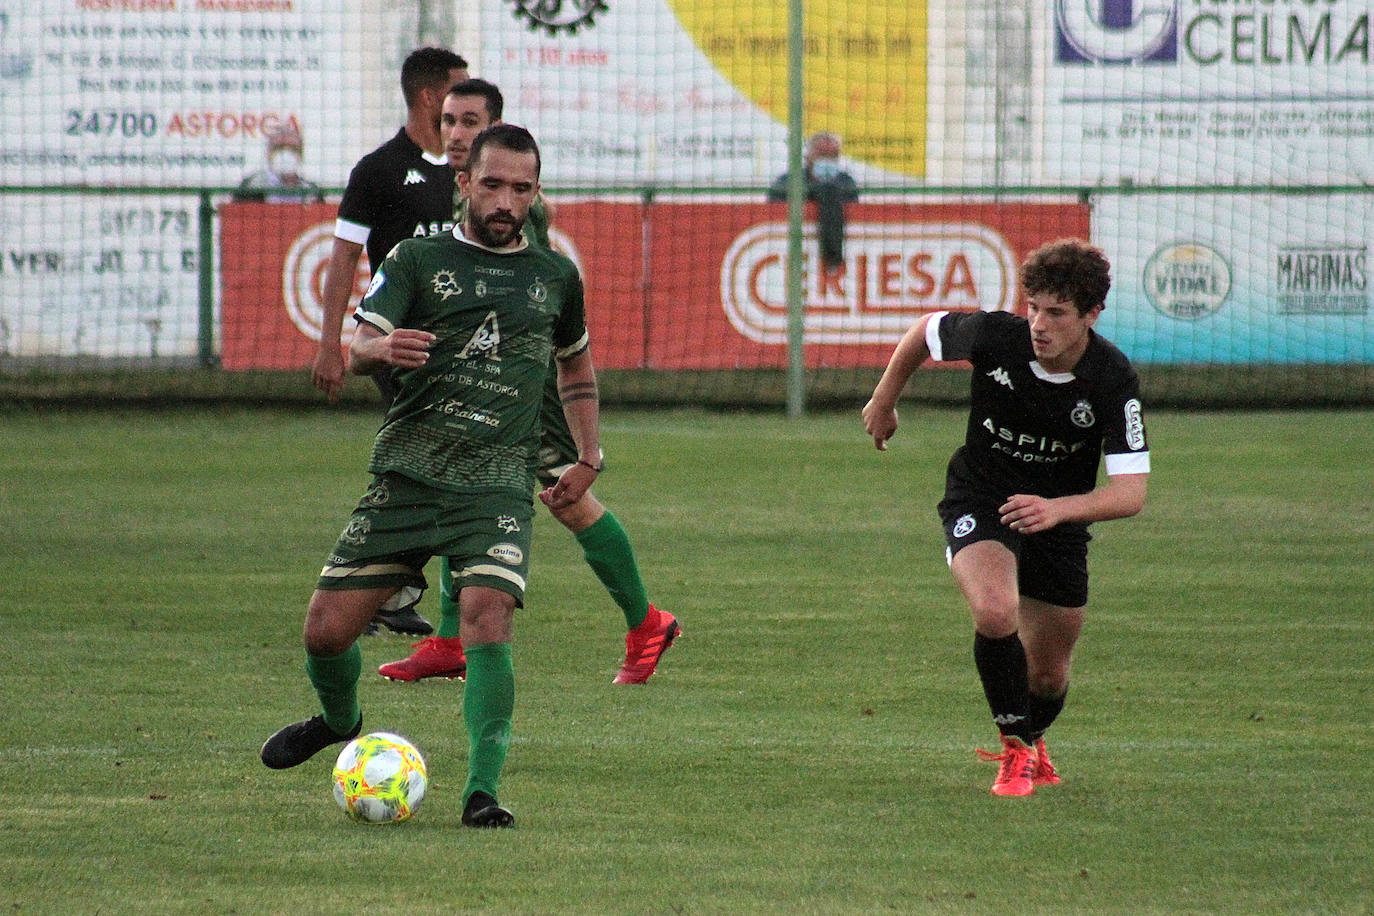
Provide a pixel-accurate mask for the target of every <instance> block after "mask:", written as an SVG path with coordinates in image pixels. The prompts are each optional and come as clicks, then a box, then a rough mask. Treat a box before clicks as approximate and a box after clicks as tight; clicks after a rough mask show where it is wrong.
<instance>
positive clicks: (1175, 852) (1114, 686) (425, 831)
mask: <svg viewBox="0 0 1374 916" xmlns="http://www.w3.org/2000/svg"><path fill="white" fill-rule="evenodd" d="M902 419H903V423H904V425H903V427H902V429H901V430H900V431H899V432H898V435H897V438H896V439H894V440H893V443H892V448H891V451H889V452H887V453H879V452H877V451H875V450H874V449H873V447H872V443H871V441H870V440H868V439H867V438H866V437H865V436H864V435H863V430H862V426H861V424H860V422H859V419H858V416H857V413H855V414H845V415H824V416H817V417H811V418H806V419H802V420H797V421H788V420H785V419H783V418H780V417H776V416H764V415H734V414H730V415H726V414H700V413H693V412H673V413H647V412H646V413H633V412H628V413H619V412H617V413H611V414H609V415H608V416H607V417H606V419H605V421H604V427H605V429H604V434H603V439H604V442H605V446H606V453H607V455H608V457H609V467H608V471H607V473H606V474H605V475H604V478H603V479H602V480H601V482H600V483H599V484H598V486H597V492H598V494H599V495H600V496H601V497H602V498H603V499H604V500H605V501H606V502H607V503H608V504H609V505H610V506H611V507H612V508H613V509H614V511H615V512H616V514H617V515H618V516H619V517H620V519H621V520H622V521H623V522H624V524H625V526H626V528H627V529H628V530H629V532H630V534H631V537H632V538H633V539H634V541H635V545H636V548H637V550H638V553H639V557H640V562H641V566H642V568H643V570H644V574H645V578H646V579H647V581H648V584H649V589H650V593H651V596H652V598H653V600H654V601H655V602H656V603H658V604H660V605H661V606H663V607H665V608H667V609H670V610H672V611H673V612H674V613H676V614H677V615H678V616H679V617H680V619H681V620H682V623H683V626H684V631H685V635H684V637H683V638H682V639H681V640H680V641H679V642H678V644H677V645H675V646H674V648H673V649H672V650H671V651H670V652H669V653H668V654H667V656H666V657H665V660H664V662H663V664H662V665H661V667H660V670H659V673H658V674H657V675H656V676H655V677H654V679H653V680H652V681H651V682H650V684H649V685H648V686H647V687H645V688H613V687H612V686H611V685H610V680H611V677H612V675H613V674H614V672H615V669H616V667H617V665H618V662H619V659H620V652H621V648H622V638H623V620H622V619H621V617H620V615H619V612H618V611H617V610H616V609H615V607H614V606H613V605H612V603H611V602H610V600H609V598H608V597H607V596H606V595H605V593H604V592H603V591H602V589H601V587H600V586H599V585H598V584H597V583H596V581H595V579H594V578H593V576H592V574H591V572H590V571H589V570H588V569H587V568H586V566H585V565H584V564H583V563H582V560H581V557H580V553H579V551H578V550H577V547H576V544H575V542H574V541H573V540H572V538H571V537H569V536H568V535H567V533H566V532H564V531H563V530H562V529H561V528H559V527H558V526H557V525H556V524H555V523H554V522H552V520H551V519H549V517H548V515H547V513H545V512H543V510H540V513H539V516H538V518H539V521H538V527H537V529H536V535H535V546H534V561H533V562H534V565H533V578H532V584H531V587H530V591H529V595H528V606H527V607H526V609H524V610H523V611H520V612H519V613H518V614H517V621H516V642H515V653H516V654H515V659H516V673H517V707H516V718H515V732H514V741H513V744H512V747H511V752H510V758H509V763H508V766H507V770H506V774H505V778H504V781H503V785H502V800H503V801H504V802H505V803H506V804H508V805H509V807H510V808H512V810H514V812H515V814H516V817H517V822H518V825H519V826H518V827H517V829H515V830H513V831H471V830H465V829H463V828H461V827H459V826H458V819H459V815H460V799H459V794H460V792H461V790H462V786H463V781H464V775H465V755H466V736H465V733H464V730H463V725H462V720H461V695H462V690H463V687H462V685H461V684H457V683H450V682H448V681H441V682H422V683H419V684H413V685H406V684H396V683H391V682H387V681H383V680H382V679H380V678H378V677H377V676H376V674H375V670H376V666H377V665H378V664H380V663H381V662H384V661H389V660H392V659H395V658H399V657H401V656H403V655H405V654H406V653H407V651H408V647H409V643H408V641H407V640H404V639H402V638H399V637H395V636H378V637H371V638H367V639H366V640H365V642H364V645H363V651H364V674H363V679H362V682H361V687H360V690H361V696H362V702H363V707H364V726H365V728H366V730H368V731H376V730H395V731H399V732H401V733H402V734H405V735H407V736H409V737H410V738H412V739H413V740H414V741H415V742H416V743H417V744H418V745H419V746H420V748H421V749H422V750H423V752H424V753H425V755H426V758H427V760H428V762H429V766H430V772H431V777H432V783H431V786H430V792H429V796H428V798H427V799H426V801H425V803H424V805H423V807H422V808H421V809H420V811H419V813H418V814H417V815H416V816H415V818H414V819H413V820H411V821H410V822H407V823H404V824H401V825H396V826H387V827H368V826H363V825H359V824H355V823H352V822H350V821H348V820H347V819H346V818H345V817H344V815H343V814H342V813H341V812H340V811H339V810H338V809H337V808H336V807H335V805H334V802H333V800H332V798H331V797H330V792H329V770H330V768H331V766H332V762H333V758H334V752H333V751H327V752H325V753H323V754H321V755H320V756H319V757H317V758H316V759H314V760H312V761H310V762H309V763H307V764H305V765H304V766H301V767H299V768H297V769H294V770H289V771H285V772H273V771H269V770H267V769H265V768H264V767H263V766H262V764H261V763H260V762H259V761H258V756H257V755H258V747H259V745H260V744H261V743H262V741H263V740H264V739H265V738H266V737H267V735H269V734H270V733H271V732H272V731H273V730H275V729H276V728H277V727H279V726H280V725H282V724H284V723H286V722H289V721H292V720H294V719H298V718H301V717H303V716H305V715H307V714H310V713H312V712H313V711H314V708H315V707H314V702H315V701H314V698H313V694H312V693H311V692H310V689H309V685H308V683H307V681H306V678H305V675H304V672H303V670H302V650H301V648H300V627H301V621H302V616H303V612H304V606H305V601H306V599H307V596H308V595H309V592H310V590H311V587H312V585H313V582H314V578H315V575H316V574H317V572H318V570H319V568H320V565H321V563H322V561H323V558H324V555H325V553H326V552H327V550H328V548H329V547H330V545H331V544H332V543H333V540H334V537H335V536H336V535H337V533H338V531H339V529H340V528H341V526H342V524H343V520H344V519H345V517H346V515H347V512H348V510H349V509H350V508H351V506H352V504H353V503H354V501H355V500H356V498H357V496H358V495H359V494H360V493H361V491H362V488H363V484H364V482H365V475H364V466H365V462H366V456H367V451H368V446H369V443H370V439H371V434H372V432H373V431H374V430H375V427H376V423H377V418H376V416H375V414H373V413H372V412H370V411H366V412H358V411H351V412H344V411H323V410H322V411H317V412H302V413H292V412H254V411H247V410H235V411H223V412H216V411H200V412H196V411H189V410H182V411H168V412H147V413H140V412H117V413H64V412H41V413H16V412H11V413H5V414H0V434H2V435H3V441H4V443H5V446H4V447H3V449H0V461H2V462H3V480H4V481H5V482H4V484H3V485H0V518H3V519H4V521H5V538H4V541H5V543H6V545H7V549H6V550H5V558H6V562H7V567H8V568H7V569H6V571H5V575H4V584H3V586H0V617H2V618H3V624H4V640H3V646H2V647H0V683H3V685H4V687H3V697H2V698H3V702H4V712H3V722H4V729H3V750H0V784H2V785H3V786H4V792H5V799H4V809H5V814H4V816H3V817H2V818H0V907H2V908H3V909H5V910H10V911H13V912H20V913H74V912H75V913H97V912H98V913H126V912H127V913H150V912H155V913H163V912H167V913H178V912H195V913H202V914H211V913H257V912H269V913H294V914H304V913H344V912H360V911H363V910H365V909H372V908H376V909H383V908H385V909H387V910H392V911H397V912H408V913H448V912H458V911H474V912H492V913H736V912H742V913H756V912H759V913H872V912H882V911H891V912H928V911H936V912H941V911H943V912H995V911H1005V910H1008V909H1010V910H1014V911H1016V912H1116V913H1142V912H1154V913H1178V912H1197V913H1212V912H1229V913H1242V912H1245V913H1251V912H1263V911H1290V912H1294V911H1304V912H1313V911H1319V912H1369V911H1370V910H1371V908H1374V877H1371V875H1374V869H1372V868H1371V866H1370V855H1371V853H1370V850H1371V849H1374V810H1372V809H1374V793H1371V791H1370V788H1369V772H1370V770H1369V765H1370V760H1371V759H1374V732H1371V729H1370V725H1369V706H1370V701H1371V699H1372V698H1374V693H1372V692H1371V685H1374V662H1372V661H1371V655H1374V618H1372V617H1371V613H1370V611H1371V605H1372V604H1374V599H1371V595H1374V566H1372V565H1371V563H1370V552H1371V546H1372V545H1374V496H1372V495H1371V471H1370V467H1371V465H1370V459H1369V456H1370V455H1371V454H1374V413H1371V412H1370V411H1352V412H1333V413H1319V412H1312V413H1308V412H1284V413H1205V414H1186V413H1170V412H1155V413H1153V414H1151V415H1150V417H1149V418H1148V420H1149V423H1150V428H1149V432H1150V437H1151V448H1152V452H1153V456H1154V473H1153V474H1152V476H1151V483H1150V497H1149V501H1148V504H1147V506H1146V509H1145V512H1144V513H1143V514H1142V515H1140V516H1139V517H1137V518H1134V519H1129V520H1124V521H1118V522H1110V523H1105V524H1101V525H1098V526H1096V528H1095V533H1096V540H1095V541H1094V542H1093V546H1092V554H1091V563H1092V569H1093V588H1092V596H1091V599H1090V606H1089V616H1088V625H1087V627H1086V629H1085V632H1084V636H1083V639H1082V642H1081V643H1080V648H1079V652H1078V655H1077V658H1076V666H1075V670H1074V677H1073V686H1072V688H1071V690H1070V696H1069V705H1068V708H1067V709H1066V711H1065V713H1064V715H1063V717H1062V718H1061V719H1060V721H1059V723H1057V724H1056V726H1055V728H1054V729H1053V731H1052V732H1051V736H1050V746H1051V748H1052V750H1053V752H1054V755H1055V762H1056V764H1057V765H1058V766H1059V768H1060V770H1061V771H1062V773H1063V774H1064V783H1063V784H1062V785H1060V786H1058V787H1055V788H1050V789H1043V790H1041V791H1040V792H1038V793H1036V795H1035V796H1034V797H1032V798H1028V799H1002V798H994V797H992V796H991V795H989V793H988V787H989V785H990V784H991V780H992V776H993V770H992V768H991V767H990V766H989V765H987V764H983V763H980V762H978V761H977V760H976V759H975V758H974V754H973V748H974V747H975V746H982V747H988V746H991V743H992V742H994V741H995V735H994V732H993V729H992V726H991V725H990V723H989V721H988V714H987V712H986V707H985V704H984V700H983V697H982V693H981V690H980V688H979V685H978V682H977V680H976V677H975V675H974V672H973V666H972V659H971V645H972V633H971V628H970V626H969V623H968V621H967V618H966V612H965V610H964V608H963V605H962V602H961V600H960V599H959V597H958V595H957V593H956V592H955V589H954V586H953V584H952V582H951V581H950V579H949V576H948V573H947V571H946V569H945V566H944V562H943V557H942V544H941V539H940V532H939V526H938V522H937V520H936V517H935V515H934V508H933V507H934V503H935V501H936V500H937V499H938V497H939V494H940V490H941V488H942V484H943V473H944V463H945V461H946V459H947V458H948V456H949V453H950V451H951V450H952V449H953V448H954V446H955V445H956V444H957V442H958V440H959V439H960V437H961V435H962V427H963V422H964V414H963V413H962V412H958V411H951V410H927V409H922V408H918V407H905V408H904V409H903V411H902ZM424 610H425V611H426V613H427V615H428V616H430V617H431V618H437V609H436V607H435V603H434V601H433V600H432V597H430V596H427V598H426V601H425V604H424Z"/></svg>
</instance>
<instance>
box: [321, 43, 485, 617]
mask: <svg viewBox="0 0 1374 916" xmlns="http://www.w3.org/2000/svg"><path fill="white" fill-rule="evenodd" d="M467 66H468V65H467V61H465V60H463V58H462V57H460V56H459V55H457V54H455V53H453V52H452V51H449V50H447V49H445V48H420V49H418V50H416V51H412V52H411V53H410V55H409V56H408V57H407V58H406V60H405V63H403V64H402V65H401V93H402V95H403V96H404V97H405V103H406V123H405V126H404V127H402V128H401V129H400V130H399V131H397V132H396V136H394V137H392V138H391V139H390V140H388V141H387V142H385V143H383V144H382V145H381V146H379V147H377V149H375V150H373V151H372V152H370V153H368V154H367V155H366V156H364V157H363V158H361V159H359V160H358V163H357V165H355V166H354V167H353V171H352V173H350V174H349V176H348V185H347V187H346V188H345V189H344V196H343V200H342V201H340V202H339V214H338V219H337V221H336V222H335V226H334V247H333V249H332V250H331V251H330V256H329V267H328V269H327V271H326V273H325V279H324V296H323V299H324V301H323V311H324V314H323V316H322V318H321V320H320V344H319V348H318V349H317V350H316V352H315V364H314V367H313V368H312V370H311V381H312V382H314V384H315V387H316V388H319V389H320V390H321V391H323V392H325V393H326V394H327V395H329V399H330V400H331V401H332V400H334V399H335V398H337V397H338V396H339V392H340V391H341V390H342V389H343V379H344V358H343V350H342V347H341V343H340V340H339V336H340V333H341V331H342V328H343V320H344V315H345V314H346V313H347V311H348V303H349V299H350V298H351V297H352V295H353V284H354V277H355V276H356V275H357V271H358V259H359V258H361V257H362V253H363V250H364V247H366V250H367V260H368V264H369V265H370V266H371V268H372V269H373V270H374V271H375V270H376V269H377V266H378V265H380V264H381V263H382V261H383V260H384V259H385V258H386V256H387V254H388V253H389V252H390V251H391V249H392V248H395V247H396V244H397V243H398V242H400V241H401V240H403V239H408V238H415V237H423V236H426V235H430V234H432V233H434V232H439V231H442V230H443V229H448V228H451V227H452V226H453V189H454V180H453V170H452V169H451V168H449V166H448V159H447V158H446V157H445V156H444V146H443V141H442V140H441V139H440V137H439V111H440V108H441V107H442V106H443V103H444V94H445V93H446V92H448V89H449V87H450V86H452V85H453V84H454V83H457V82H461V81H462V80H465V79H467V75H468V70H467ZM372 378H373V381H374V382H376V384H377V387H378V388H379V389H380V390H381V393H382V398H383V399H384V400H385V401H386V403H388V404H390V403H391V401H392V400H393V399H394V398H395V396H396V390H397V388H396V382H395V380H394V371H392V370H385V371H381V372H378V373H377V374H376V375H374V376H373V377H372ZM419 601H420V593H419V592H418V591H413V590H410V589H406V590H404V591H402V592H401V593H399V594H398V595H397V597H396V598H395V599H394V600H393V601H392V602H391V603H389V604H388V605H387V606H386V607H385V608H383V609H382V611H380V612H379V613H378V615H377V620H378V622H380V623H382V624H385V625H386V626H387V627H388V628H389V629H392V630H394V631H396V632H398V633H405V634H408V635H411V636H427V635H429V634H430V633H433V632H434V628H433V627H432V626H430V623H429V621H428V620H425V619H424V618H423V617H421V616H420V614H419V613H418V612H416V610H415V605H416V604H418V603H419ZM375 629H376V624H374V625H373V630H374V631H375Z"/></svg>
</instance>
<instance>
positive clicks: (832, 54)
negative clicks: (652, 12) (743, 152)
mask: <svg viewBox="0 0 1374 916" xmlns="http://www.w3.org/2000/svg"><path fill="white" fill-rule="evenodd" d="M670 2H671V3H672V6H673V10H674V12H675V13H676V15H677V17H678V19H679V21H681V22H682V25H683V28H684V29H686V31H687V33H688V34H689V35H691V36H692V39H693V40H694V41H695V42H696V43H697V46H698V47H699V48H701V50H702V51H703V52H705V54H706V56H707V57H708V58H710V60H711V63H712V64H714V65H715V67H716V69H718V70H719V71H720V72H721V73H722V74H723V75H724V76H725V77H726V78H727V79H729V80H730V81H731V82H732V83H733V84H734V85H735V86H736V87H738V88H739V90H740V91H741V92H743V93H744V94H745V95H746V96H748V97H749V98H750V99H752V100H753V101H754V102H755V104H757V105H758V106H759V107H761V108H763V109H764V110H765V111H767V112H768V113H769V114H771V115H772V116H773V117H775V118H777V119H778V120H779V121H782V122H786V120H787V4H786V3H778V2H772V0H755V2H754V3H752V4H742V3H740V2H739V0H732V2H730V3H722V2H718V0H670ZM802 30H803V33H804V37H803V41H802V46H803V65H802V80H803V86H804V89H805V109H804V114H803V125H802V129H803V131H804V132H805V133H806V134H808V135H810V134H811V133H814V132H816V131H819V130H828V131H831V132H833V133H836V134H839V135H840V137H841V139H842V140H843V141H844V153H845V155H846V156H848V157H849V158H851V159H855V160H858V161H860V162H865V163H868V164H870V165H875V166H879V167H881V168H885V169H888V170H890V171H893V172H897V173H900V174H902V175H909V176H912V177H916V178H920V177H924V175H925V171H926V161H925V144H926V2H925V0H869V2H865V3H854V2H852V0H806V4H805V7H804V14H803V23H802Z"/></svg>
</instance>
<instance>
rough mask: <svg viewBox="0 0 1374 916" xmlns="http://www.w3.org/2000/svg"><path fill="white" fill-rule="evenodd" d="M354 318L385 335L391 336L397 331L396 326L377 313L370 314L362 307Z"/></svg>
mask: <svg viewBox="0 0 1374 916" xmlns="http://www.w3.org/2000/svg"><path fill="white" fill-rule="evenodd" d="M353 318H354V319H355V320H357V321H366V322H367V323H368V324H370V325H372V326H373V327H375V328H377V329H378V330H379V331H381V332H382V333H383V334H390V333H391V332H392V331H394V330H396V326H395V325H393V324H392V323H391V322H390V321H387V320H386V319H385V318H383V317H382V316H381V315H378V314H377V313H376V312H370V311H368V310H366V309H364V308H362V307H359V308H358V310H357V311H356V312H354V313H353Z"/></svg>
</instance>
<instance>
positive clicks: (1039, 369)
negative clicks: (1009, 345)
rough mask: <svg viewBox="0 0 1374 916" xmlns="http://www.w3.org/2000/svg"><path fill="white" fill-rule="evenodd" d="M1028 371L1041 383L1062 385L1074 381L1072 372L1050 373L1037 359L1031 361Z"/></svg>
mask: <svg viewBox="0 0 1374 916" xmlns="http://www.w3.org/2000/svg"><path fill="white" fill-rule="evenodd" d="M1030 369H1031V372H1034V373H1035V377H1036V378H1038V379H1040V380H1041V381H1042V382H1052V383H1053V384H1055V385H1063V384H1065V383H1066V382H1072V381H1073V380H1074V374H1073V373H1072V372H1051V371H1050V370H1048V369H1046V368H1045V367H1044V366H1042V365H1040V360H1038V359H1033V360H1031V363H1030Z"/></svg>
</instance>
